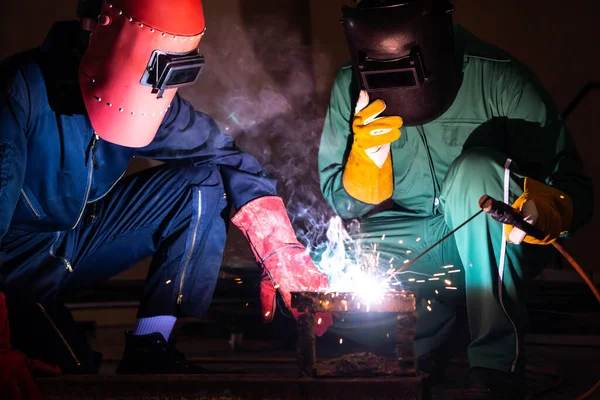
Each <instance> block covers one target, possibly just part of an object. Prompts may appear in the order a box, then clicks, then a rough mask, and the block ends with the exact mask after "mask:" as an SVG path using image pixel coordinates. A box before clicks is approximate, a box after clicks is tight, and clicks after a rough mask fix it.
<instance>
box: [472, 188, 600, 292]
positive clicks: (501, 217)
mask: <svg viewBox="0 0 600 400" xmlns="http://www.w3.org/2000/svg"><path fill="white" fill-rule="evenodd" d="M479 207H481V209H482V210H483V211H485V212H486V213H487V214H488V215H489V216H490V217H492V218H493V219H494V220H496V221H498V222H501V223H503V224H507V225H512V226H513V227H515V228H518V229H520V230H522V231H523V232H525V233H526V234H527V235H529V236H531V237H534V238H536V239H538V240H543V239H544V238H545V237H546V233H545V232H544V231H543V230H541V229H540V228H538V227H537V226H535V225H533V224H530V223H529V222H527V221H526V220H525V217H524V216H523V214H521V213H520V212H519V211H518V210H516V209H515V208H513V207H511V206H509V205H508V204H506V203H503V202H501V201H497V200H495V199H494V198H492V197H491V196H488V195H483V196H481V198H480V199H479ZM552 246H554V248H555V249H556V250H558V251H559V252H560V254H562V255H563V257H565V259H566V260H567V261H568V262H569V263H570V264H571V266H572V267H573V268H574V269H575V271H577V273H578V274H579V275H581V277H582V278H583V280H584V281H585V283H586V284H587V285H588V286H589V288H590V290H591V291H592V292H593V293H594V296H595V297H596V300H598V302H599V303H600V293H599V292H598V288H596V286H595V285H594V283H593V282H592V280H591V279H590V278H589V276H588V275H587V274H586V273H585V272H584V271H583V268H581V266H580V265H579V264H578V263H577V261H575V259H574V258H573V257H572V256H571V255H570V254H569V253H568V252H567V250H565V248H564V247H563V246H562V245H561V244H559V243H558V241H554V242H552Z"/></svg>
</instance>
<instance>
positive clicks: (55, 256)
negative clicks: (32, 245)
mask: <svg viewBox="0 0 600 400" xmlns="http://www.w3.org/2000/svg"><path fill="white" fill-rule="evenodd" d="M59 238H60V232H56V239H54V242H52V246H50V255H51V256H52V257H54V258H58V259H59V260H61V261H62V262H63V263H65V267H67V270H69V272H73V267H72V266H71V263H70V262H69V260H67V259H66V258H64V257H61V256H57V255H56V254H54V245H55V244H56V242H57V241H58V239H59Z"/></svg>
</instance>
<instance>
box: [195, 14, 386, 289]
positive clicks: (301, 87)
mask: <svg viewBox="0 0 600 400" xmlns="http://www.w3.org/2000/svg"><path fill="white" fill-rule="evenodd" d="M241 4H244V2H242V3H241ZM278 4H279V3H278ZM307 5H308V3H304V2H297V4H296V5H292V6H290V5H289V4H288V5H283V6H280V7H284V8H285V7H288V8H287V9H284V10H283V11H285V13H287V14H293V16H292V18H285V16H282V15H280V14H277V13H276V14H268V13H267V14H262V13H261V14H260V15H254V16H252V18H251V22H250V23H246V24H245V25H240V24H239V23H235V22H234V21H232V20H220V21H218V23H214V22H213V23H212V24H211V25H210V30H209V31H207V34H206V39H214V38H217V39H218V40H215V41H208V40H207V42H204V40H205V39H203V42H202V43H201V49H202V52H203V53H204V55H205V57H206V60H207V66H206V74H205V75H204V76H203V77H202V80H201V84H199V85H197V86H195V87H194V88H193V94H192V100H194V102H195V104H196V106H197V107H199V108H200V109H201V110H203V111H205V112H207V113H208V114H209V115H211V116H213V118H215V119H216V120H217V121H218V122H219V124H220V126H221V127H222V129H223V130H224V131H225V132H226V133H228V134H230V135H232V136H233V137H234V139H235V141H236V143H237V145H238V146H239V147H240V148H241V149H243V150H244V151H246V152H248V153H250V154H252V155H253V156H255V157H256V158H257V159H258V161H259V162H260V163H261V164H262V165H263V167H264V168H265V169H266V170H267V171H269V172H270V173H271V174H272V175H273V176H274V177H275V178H276V179H277V181H278V193H279V195H281V196H282V197H283V199H284V201H285V203H286V208H287V211H288V214H289V216H290V219H291V221H292V224H293V225H294V228H295V230H296V235H297V237H298V239H299V240H300V241H301V242H302V243H303V244H304V245H305V246H306V247H307V248H308V249H309V251H310V252H311V255H312V256H313V259H314V260H315V264H316V265H317V266H318V267H319V268H320V269H321V270H322V271H323V272H324V273H325V274H327V276H328V277H329V283H330V287H329V290H335V291H348V292H355V293H357V294H358V295H361V296H363V297H365V298H368V299H371V298H372V297H373V296H376V295H377V294H379V293H382V292H384V291H385V290H386V289H388V288H389V287H390V286H389V285H390V283H391V280H392V279H395V278H393V276H392V275H390V274H386V273H383V274H382V271H380V269H379V268H378V267H379V265H378V264H379V255H378V254H379V253H378V252H377V251H376V249H371V248H369V249H363V248H362V246H361V245H360V243H359V241H357V242H355V241H354V240H353V239H352V238H351V236H350V234H349V233H348V232H347V231H346V228H345V226H344V223H343V221H342V220H341V218H340V217H338V216H335V214H334V212H333V211H332V210H331V208H330V207H329V205H328V204H327V203H326V201H325V199H324V198H323V196H322V194H321V190H320V187H319V172H318V151H319V142H320V137H321V131H322V128H323V123H324V115H325V110H326V104H322V105H319V104H318V103H317V102H316V100H315V99H317V98H319V97H320V98H328V96H323V94H322V93H318V91H317V89H316V79H315V75H314V74H315V73H320V71H319V70H318V69H317V70H315V66H316V65H317V66H325V68H327V67H330V66H331V64H332V62H331V61H330V57H329V56H328V55H327V54H317V55H316V56H315V54H314V53H315V51H314V49H313V47H312V46H311V43H310V38H309V37H310V32H307V31H306V30H307V29H309V28H310V23H309V22H310V21H308V20H307V19H305V20H304V23H306V24H301V25H296V26H294V25H293V23H295V22H294V21H296V22H297V21H303V18H302V15H303V13H305V14H306V15H308V14H309V13H308V11H309V10H308V9H307V7H308V6H307ZM279 11H281V10H279ZM285 13H284V14H285ZM242 15H245V13H242ZM306 15H305V16H306ZM248 18H250V17H248ZM307 18H308V17H307ZM313 57H314V58H316V59H318V60H319V63H318V64H316V63H314V62H313ZM317 68H318V67H317ZM326 90H327V92H329V90H330V89H329V88H327V89H326ZM209 94H215V96H216V97H211V95H209ZM350 229H351V230H352V231H353V232H355V231H358V230H359V224H358V222H357V221H352V224H351V227H350ZM242 241H243V240H240V241H239V244H240V245H241V243H242ZM242 246H243V245H242ZM238 248H239V247H238ZM365 250H366V251H365ZM227 257H228V255H227V253H226V258H227ZM229 258H230V259H233V258H234V257H231V255H230V256H229ZM236 263H239V259H238V260H236Z"/></svg>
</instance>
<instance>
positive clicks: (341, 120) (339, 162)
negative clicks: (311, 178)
mask: <svg viewBox="0 0 600 400" xmlns="http://www.w3.org/2000/svg"><path fill="white" fill-rule="evenodd" d="M349 76H351V73H350V71H348V70H347V69H342V70H341V71H340V72H339V73H338V75H337V77H336V79H335V81H334V83H333V89H332V91H331V98H330V101H329V108H328V110H327V115H326V116H325V123H324V125H323V132H322V134H321V143H320V146H319V180H320V185H321V192H322V193H323V196H324V197H325V199H326V200H327V202H328V203H329V205H330V206H331V207H332V208H333V210H334V211H335V213H336V214H337V215H339V216H340V217H341V218H343V219H350V218H358V217H361V216H363V215H364V214H366V213H367V212H369V211H371V210H372V209H373V208H374V207H375V206H374V205H371V204H367V203H363V202H361V201H359V200H356V199H355V198H353V197H352V196H350V195H349V194H348V192H346V190H345V189H344V185H343V184H342V175H343V173H344V166H345V164H346V160H347V158H348V153H349V152H350V148H351V146H352V124H351V122H350V121H351V118H352V115H353V111H352V100H351V99H352V93H351V90H352V87H351V79H348V77H349Z"/></svg>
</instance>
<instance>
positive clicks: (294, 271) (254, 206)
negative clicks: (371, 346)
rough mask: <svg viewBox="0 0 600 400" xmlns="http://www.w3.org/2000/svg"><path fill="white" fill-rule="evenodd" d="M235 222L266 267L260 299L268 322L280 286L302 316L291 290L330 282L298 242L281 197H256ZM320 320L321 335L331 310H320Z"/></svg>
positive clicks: (330, 321) (322, 286)
mask: <svg viewBox="0 0 600 400" xmlns="http://www.w3.org/2000/svg"><path fill="white" fill-rule="evenodd" d="M231 222H233V224H234V225H235V226H237V227H238V228H240V229H241V231H242V232H243V233H244V236H246V239H247V240H248V242H249V243H250V247H251V248H252V251H253V253H254V256H255V257H256V260H257V261H258V262H259V263H260V264H261V266H262V268H263V278H262V281H261V284H260V301H261V305H262V314H263V319H264V320H265V322H270V321H271V320H272V319H273V316H274V314H275V300H276V293H277V290H279V293H281V296H282V297H283V301H284V303H285V305H286V307H287V308H288V309H289V310H290V311H292V313H293V314H294V316H295V317H296V318H298V313H297V312H294V311H293V310H292V307H291V302H292V300H291V297H292V296H291V292H294V291H317V290H319V289H321V290H323V289H326V288H327V287H328V285H329V282H328V280H327V276H325V275H324V274H323V273H322V272H321V271H319V270H318V269H317V267H316V266H315V265H314V264H313V262H312V259H311V257H310V255H309V254H308V252H307V251H306V249H305V248H304V246H302V244H301V243H300V242H298V239H297V238H296V234H295V233H294V228H292V224H291V223H290V220H289V218H288V215H287V212H286V209H285V206H284V205H283V201H282V200H281V198H280V197H277V196H267V197H260V198H258V199H255V200H252V201H250V202H249V203H247V204H245V205H244V206H243V207H242V208H240V210H239V211H238V212H237V214H235V216H234V217H233V218H232V219H231ZM316 321H317V322H316V323H317V325H316V326H315V333H316V334H317V335H318V336H321V335H323V334H324V333H325V332H326V331H327V328H329V327H330V326H331V325H333V319H332V317H331V314H330V313H326V314H317V316H316ZM318 321H320V323H319V322H318Z"/></svg>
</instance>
